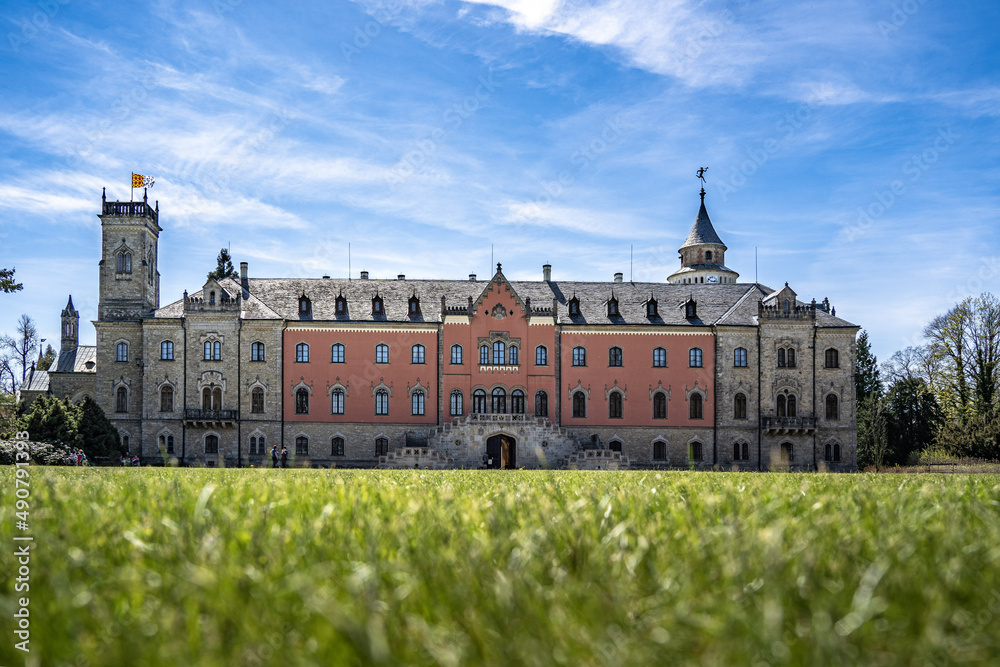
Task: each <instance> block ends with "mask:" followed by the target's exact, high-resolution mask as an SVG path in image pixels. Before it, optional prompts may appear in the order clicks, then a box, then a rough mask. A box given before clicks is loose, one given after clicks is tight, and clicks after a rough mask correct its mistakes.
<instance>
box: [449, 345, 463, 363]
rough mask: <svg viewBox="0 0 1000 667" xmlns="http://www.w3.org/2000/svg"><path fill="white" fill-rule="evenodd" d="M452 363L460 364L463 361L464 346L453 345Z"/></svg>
mask: <svg viewBox="0 0 1000 667" xmlns="http://www.w3.org/2000/svg"><path fill="white" fill-rule="evenodd" d="M451 363H453V364H460V363H462V346H461V345H452V346H451Z"/></svg>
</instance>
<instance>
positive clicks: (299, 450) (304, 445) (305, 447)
mask: <svg viewBox="0 0 1000 667" xmlns="http://www.w3.org/2000/svg"><path fill="white" fill-rule="evenodd" d="M295 453H296V454H301V455H302V456H308V454H309V438H307V437H306V436H304V435H300V436H298V437H297V438H295Z"/></svg>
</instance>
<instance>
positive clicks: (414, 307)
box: [410, 294, 420, 317]
mask: <svg viewBox="0 0 1000 667" xmlns="http://www.w3.org/2000/svg"><path fill="white" fill-rule="evenodd" d="M418 315H420V299H419V298H418V297H417V295H416V294H414V295H413V296H411V297H410V317H417V316H418Z"/></svg>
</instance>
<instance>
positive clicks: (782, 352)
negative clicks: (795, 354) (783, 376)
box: [778, 348, 786, 368]
mask: <svg viewBox="0 0 1000 667" xmlns="http://www.w3.org/2000/svg"><path fill="white" fill-rule="evenodd" d="M785 365H786V362H785V348H778V367H779V368H784V367H785Z"/></svg>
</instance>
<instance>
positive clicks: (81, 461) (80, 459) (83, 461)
mask: <svg viewBox="0 0 1000 667" xmlns="http://www.w3.org/2000/svg"><path fill="white" fill-rule="evenodd" d="M74 456H75V457H76V465H78V466H89V465H90V463H89V462H88V461H87V455H86V454H84V453H83V450H82V449H78V450H76V454H74Z"/></svg>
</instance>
